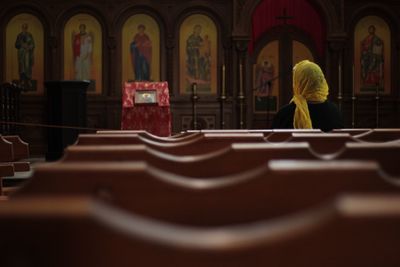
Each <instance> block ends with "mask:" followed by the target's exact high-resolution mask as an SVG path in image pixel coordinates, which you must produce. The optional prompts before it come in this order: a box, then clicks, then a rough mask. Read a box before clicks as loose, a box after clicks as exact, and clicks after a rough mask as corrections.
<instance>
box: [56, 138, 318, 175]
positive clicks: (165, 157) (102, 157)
mask: <svg viewBox="0 0 400 267" xmlns="http://www.w3.org/2000/svg"><path fill="white" fill-rule="evenodd" d="M316 157H317V156H316V154H315V153H314V152H313V151H311V150H310V147H309V145H308V144H306V143H300V142H299V143H285V144H280V145H276V144H268V143H246V144H232V145H230V146H229V147H227V148H224V149H221V150H217V151H213V152H209V153H206V154H201V155H191V156H175V155H170V154H166V153H163V152H160V151H157V150H154V149H152V148H148V147H146V146H137V145H134V146H70V147H68V148H67V149H66V150H65V153H64V157H63V158H62V160H61V161H62V162H72V161H75V162H77V161H79V162H83V161H99V162H105V161H114V162H118V161H128V162H132V161H146V162H148V163H149V164H150V165H152V166H154V167H157V168H159V169H162V170H166V171H169V172H172V173H176V174H180V175H184V176H190V177H215V176H223V175H230V174H235V173H237V172H242V171H246V170H249V169H252V168H255V167H258V166H260V165H262V164H266V163H267V162H268V161H269V160H271V159H316Z"/></svg>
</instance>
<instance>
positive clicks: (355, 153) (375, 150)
mask: <svg viewBox="0 0 400 267" xmlns="http://www.w3.org/2000/svg"><path fill="white" fill-rule="evenodd" d="M398 158H400V143H399V142H387V143H375V144H374V143H346V144H345V149H343V150H342V151H339V152H337V153H335V154H332V155H329V156H327V157H326V159H328V160H329V159H359V160H374V161H376V162H378V163H379V164H380V166H381V168H382V170H383V171H384V172H386V173H388V174H391V175H397V176H400V167H399V163H398V160H397V159H398Z"/></svg>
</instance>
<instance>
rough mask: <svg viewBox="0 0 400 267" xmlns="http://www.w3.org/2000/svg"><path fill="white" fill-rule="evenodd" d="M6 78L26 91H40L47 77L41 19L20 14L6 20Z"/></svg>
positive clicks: (38, 92) (34, 92) (30, 92)
mask: <svg viewBox="0 0 400 267" xmlns="http://www.w3.org/2000/svg"><path fill="white" fill-rule="evenodd" d="M4 55H5V57H4V60H5V62H4V64H5V68H4V72H5V75H4V76H5V80H6V81H9V82H13V83H15V84H18V85H19V86H20V87H21V88H23V92H24V93H29V94H40V93H42V92H43V80H44V31H43V25H42V23H41V22H40V20H39V19H38V18H37V17H36V16H34V15H32V14H28V13H21V14H18V15H16V16H14V17H13V18H11V19H10V21H9V22H8V23H7V27H6V30H5V53H4Z"/></svg>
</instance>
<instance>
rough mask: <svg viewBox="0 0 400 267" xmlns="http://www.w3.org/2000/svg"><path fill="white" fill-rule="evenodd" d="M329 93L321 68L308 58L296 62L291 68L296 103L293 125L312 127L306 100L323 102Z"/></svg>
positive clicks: (298, 127)
mask: <svg viewBox="0 0 400 267" xmlns="http://www.w3.org/2000/svg"><path fill="white" fill-rule="evenodd" d="M328 94H329V87H328V84H327V82H326V80H325V77H324V73H323V72H322V70H321V68H320V67H319V66H318V65H317V64H315V63H313V62H311V61H308V60H303V61H301V62H299V63H297V64H296V65H295V66H294V68H293V98H292V100H291V101H290V102H292V101H293V102H294V103H295V104H296V110H295V112H294V118H293V127H294V128H295V129H312V122H311V118H310V113H309V111H308V105H307V101H312V102H324V101H325V100H326V99H327V97H328Z"/></svg>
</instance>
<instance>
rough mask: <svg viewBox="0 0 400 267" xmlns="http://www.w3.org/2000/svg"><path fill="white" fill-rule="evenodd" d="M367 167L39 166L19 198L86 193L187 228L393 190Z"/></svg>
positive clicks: (280, 163)
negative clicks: (197, 173)
mask: <svg viewBox="0 0 400 267" xmlns="http://www.w3.org/2000/svg"><path fill="white" fill-rule="evenodd" d="M399 183H400V182H398V181H395V180H393V179H390V178H387V177H381V176H380V175H379V166H377V165H376V164H374V163H370V162H354V161H351V162H346V161H345V162H340V161H329V162H320V161H282V160H280V161H276V162H274V161H271V162H270V168H267V166H266V165H264V166H260V167H259V168H256V169H254V170H251V171H249V172H245V173H239V174H236V175H231V176H225V177H214V179H191V178H188V177H182V176H177V175H174V174H171V173H167V172H165V171H162V170H159V169H156V168H154V167H151V166H148V165H147V164H145V163H102V164H97V163H93V162H87V163H85V164H82V163H63V164H50V165H47V166H42V167H38V168H37V169H36V171H35V174H34V176H33V178H32V179H31V181H30V182H29V183H27V184H26V185H25V186H24V187H22V188H21V189H20V191H19V192H17V194H15V195H14V197H15V198H17V197H18V196H19V197H21V196H29V195H53V196H58V195H82V194H85V195H93V196H97V197H100V198H103V199H105V200H108V201H111V202H112V203H113V204H115V205H117V206H119V207H122V208H124V209H127V210H130V211H132V212H135V213H139V214H142V215H146V216H149V217H153V218H158V219H163V220H168V221H172V222H179V223H185V224H191V225H225V224H230V223H241V222H249V221H254V220H258V219H267V218H273V217H276V216H284V215H288V214H290V213H293V212H298V211H300V210H302V209H310V208H312V207H314V206H316V205H319V204H320V203H321V202H325V201H328V200H329V199H330V198H332V197H334V196H336V195H337V194H339V193H345V192H364V193H365V192H397V193H399V192H400V187H399V185H400V184H399Z"/></svg>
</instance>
